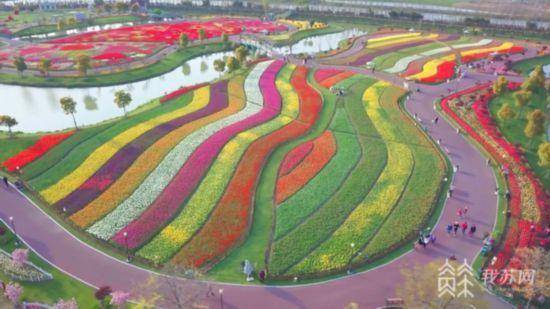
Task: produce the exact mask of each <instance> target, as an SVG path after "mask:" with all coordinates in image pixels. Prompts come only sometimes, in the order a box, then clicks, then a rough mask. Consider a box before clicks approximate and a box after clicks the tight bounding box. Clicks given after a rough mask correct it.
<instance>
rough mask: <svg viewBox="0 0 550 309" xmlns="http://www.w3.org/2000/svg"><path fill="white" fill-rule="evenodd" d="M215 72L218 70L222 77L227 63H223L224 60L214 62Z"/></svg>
mask: <svg viewBox="0 0 550 309" xmlns="http://www.w3.org/2000/svg"><path fill="white" fill-rule="evenodd" d="M214 70H216V71H217V72H220V76H221V75H222V73H223V71H225V61H223V60H222V59H216V60H214Z"/></svg>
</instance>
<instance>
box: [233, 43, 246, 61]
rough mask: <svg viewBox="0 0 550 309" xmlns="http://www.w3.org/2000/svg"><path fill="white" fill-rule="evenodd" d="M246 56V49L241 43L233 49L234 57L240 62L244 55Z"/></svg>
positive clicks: (244, 59) (243, 59) (244, 58)
mask: <svg viewBox="0 0 550 309" xmlns="http://www.w3.org/2000/svg"><path fill="white" fill-rule="evenodd" d="M247 56H248V49H247V48H246V47H245V46H244V45H241V46H239V47H237V48H236V49H235V57H236V58H237V60H239V62H240V63H241V64H244V63H245V61H246V57H247Z"/></svg>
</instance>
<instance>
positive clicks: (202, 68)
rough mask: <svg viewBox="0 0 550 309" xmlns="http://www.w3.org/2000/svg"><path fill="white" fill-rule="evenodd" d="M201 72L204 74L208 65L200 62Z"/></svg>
mask: <svg viewBox="0 0 550 309" xmlns="http://www.w3.org/2000/svg"><path fill="white" fill-rule="evenodd" d="M200 70H201V72H206V71H207V70H208V63H206V61H201V69H200Z"/></svg>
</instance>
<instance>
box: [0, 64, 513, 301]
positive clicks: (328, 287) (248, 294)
mask: <svg viewBox="0 0 550 309" xmlns="http://www.w3.org/2000/svg"><path fill="white" fill-rule="evenodd" d="M310 65H311V64H310ZM312 65H315V66H317V67H326V66H323V65H317V64H315V63H312ZM330 67H333V68H343V69H352V70H354V71H356V72H359V73H362V74H366V75H369V76H373V77H376V78H379V79H382V80H387V81H389V82H391V83H394V84H396V85H399V86H403V82H404V81H403V80H402V79H401V78H399V77H396V76H394V75H389V74H386V73H380V72H374V73H373V72H371V71H370V70H365V69H360V68H351V67H337V66H330ZM494 78H496V77H495V76H492V75H486V74H476V73H471V74H469V76H468V77H467V78H464V79H462V80H460V81H458V80H455V81H452V82H451V83H444V84H440V85H413V86H411V88H413V89H411V90H414V89H416V87H418V88H420V89H421V92H416V91H412V92H411V94H410V96H409V100H408V101H407V102H406V108H407V109H408V111H409V112H410V113H411V114H413V113H416V114H417V115H418V117H420V118H421V119H423V120H424V121H423V122H424V124H426V125H427V132H428V134H429V135H431V136H432V137H433V138H434V139H435V140H437V139H441V140H442V143H441V145H442V147H443V148H444V149H448V150H449V158H450V160H451V162H452V164H453V165H459V166H460V169H459V171H458V172H457V173H456V174H455V175H454V178H453V185H454V186H455V190H454V194H453V197H452V198H451V199H449V200H448V201H447V202H446V204H445V207H444V210H443V212H442V214H441V217H440V220H439V222H438V223H437V225H436V226H435V228H434V232H435V235H436V237H437V239H438V241H437V243H436V244H435V245H433V246H431V247H429V248H428V249H426V250H419V251H410V252H409V253H407V254H404V255H402V256H401V257H399V258H397V259H396V260H394V261H392V262H390V263H388V264H386V265H383V266H381V267H378V268H376V269H373V270H371V271H368V272H364V273H359V274H354V275H351V276H347V277H344V278H341V279H336V280H332V281H329V282H325V283H319V284H313V285H307V286H296V287H266V286H242V285H230V284H213V289H214V291H217V290H218V288H223V290H224V293H223V302H224V307H225V308H343V307H344V306H345V305H346V304H348V303H349V302H356V303H358V304H359V305H360V306H361V308H374V307H377V306H381V305H383V304H384V300H385V298H387V297H392V296H394V290H395V287H396V286H397V285H398V284H399V283H400V281H401V280H402V276H401V273H400V271H401V269H402V268H403V267H406V266H409V267H410V266H413V265H415V264H425V263H428V262H430V261H432V260H434V259H437V258H447V257H449V256H451V255H453V254H454V255H455V256H456V257H457V259H458V260H459V261H462V260H463V259H467V260H468V261H473V260H474V258H475V256H476V255H477V254H478V252H479V251H480V249H481V239H480V238H479V235H482V234H483V232H486V231H487V232H489V231H491V230H492V228H493V226H494V224H495V217H496V212H497V197H496V196H495V195H494V194H493V192H494V188H495V186H496V183H495V178H494V175H493V172H492V170H491V169H490V167H488V166H487V165H486V163H485V161H486V159H485V158H483V156H482V155H481V154H480V153H479V152H478V150H477V149H476V148H475V147H474V146H472V145H471V144H470V143H469V142H468V141H467V140H466V138H465V137H464V136H462V135H461V134H457V133H456V130H455V129H454V128H453V127H452V126H451V125H449V124H448V123H447V122H445V121H439V123H438V124H437V125H434V124H431V122H430V120H431V119H433V118H434V117H435V116H436V115H437V114H436V112H435V111H434V108H433V102H434V100H436V99H437V98H439V97H440V96H441V95H447V94H448V89H452V90H459V89H464V88H467V87H471V86H473V85H475V83H476V82H477V81H487V80H493V79H494ZM513 79H514V80H515V79H519V77H515V78H513ZM411 84H412V83H411ZM440 118H441V117H440ZM442 120H443V119H442ZM0 201H2V205H3V206H2V207H1V208H0V219H2V220H3V221H4V222H8V218H9V217H10V216H13V217H14V218H15V225H16V231H17V234H18V235H19V236H20V237H21V238H22V239H23V240H24V241H25V242H26V243H27V244H28V245H29V246H30V247H31V248H33V249H34V250H35V251H36V252H37V253H38V254H40V255H41V256H42V257H43V258H44V259H46V260H47V261H49V262H50V263H52V264H53V265H55V266H56V267H58V268H60V269H62V270H63V271H65V272H67V273H69V274H71V275H73V276H74V277H76V278H79V279H81V280H82V281H84V282H86V283H88V284H90V285H93V286H96V287H97V286H102V285H109V286H111V287H113V288H115V289H122V290H128V289H129V287H131V286H134V285H136V284H139V283H140V282H144V281H145V280H146V279H147V278H148V277H149V276H150V274H151V273H150V272H149V271H147V270H145V269H141V268H138V267H135V266H133V265H130V264H127V263H125V262H123V261H119V260H116V259H114V258H112V257H109V256H107V255H106V254H104V253H101V252H99V251H97V250H96V249H93V248H91V247H90V246H88V245H87V244H85V243H83V242H81V241H80V240H78V239H77V238H75V237H74V236H73V235H72V234H70V233H69V232H67V231H66V230H64V229H63V228H62V227H60V226H59V225H58V224H57V223H56V222H55V221H54V220H53V219H51V218H50V217H49V216H47V215H46V214H45V213H44V212H42V210H41V209H40V208H39V207H37V206H35V205H34V204H33V203H31V202H30V201H29V200H27V199H26V198H25V197H24V196H22V195H21V194H19V192H17V191H16V190H15V189H13V188H12V189H9V190H6V189H5V188H2V189H0ZM464 206H468V207H469V212H468V218H467V221H468V222H469V223H470V224H471V223H474V224H476V225H477V227H478V233H477V235H478V237H474V238H470V237H462V236H459V237H449V236H448V235H447V234H446V232H445V227H446V225H447V224H448V223H450V222H453V221H455V220H457V217H456V209H457V208H458V207H462V208H463V207H464ZM216 294H217V293H216ZM487 298H488V299H489V301H490V302H491V304H492V307H494V308H505V307H509V305H508V304H506V303H503V302H501V301H500V300H499V299H498V298H496V297H494V296H487ZM205 302H207V303H208V304H209V305H210V307H211V308H219V306H220V300H219V298H218V297H217V296H215V297H212V298H210V299H206V300H205Z"/></svg>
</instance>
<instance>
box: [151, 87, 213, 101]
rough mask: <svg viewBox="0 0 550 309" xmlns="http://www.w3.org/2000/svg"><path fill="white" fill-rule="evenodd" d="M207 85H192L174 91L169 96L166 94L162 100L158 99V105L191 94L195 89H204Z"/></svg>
mask: <svg viewBox="0 0 550 309" xmlns="http://www.w3.org/2000/svg"><path fill="white" fill-rule="evenodd" d="M207 85H208V84H207V83H201V84H196V85H192V86H187V87H181V88H180V89H178V90H174V91H172V92H170V93H169V94H167V95H165V96H163V97H162V98H160V103H166V102H168V101H171V100H174V99H177V98H179V97H181V96H182V95H184V94H186V93H188V92H191V91H193V90H195V89H198V88H201V87H204V86H207Z"/></svg>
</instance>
